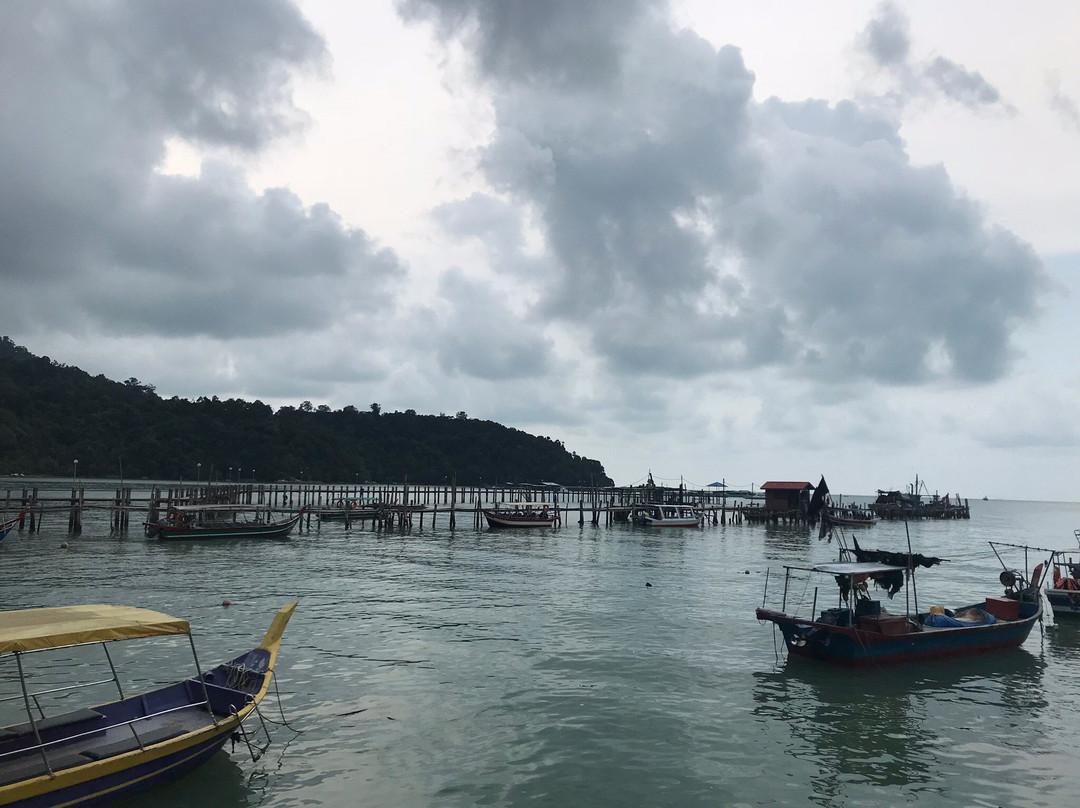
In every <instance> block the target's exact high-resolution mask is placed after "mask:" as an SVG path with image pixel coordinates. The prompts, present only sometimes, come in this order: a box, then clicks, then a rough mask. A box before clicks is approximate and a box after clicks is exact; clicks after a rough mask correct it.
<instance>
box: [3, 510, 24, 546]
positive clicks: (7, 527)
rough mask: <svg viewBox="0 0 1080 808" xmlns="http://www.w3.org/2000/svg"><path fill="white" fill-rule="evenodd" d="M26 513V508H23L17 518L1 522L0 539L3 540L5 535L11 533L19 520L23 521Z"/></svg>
mask: <svg viewBox="0 0 1080 808" xmlns="http://www.w3.org/2000/svg"><path fill="white" fill-rule="evenodd" d="M25 513H26V511H25V510H21V511H19V515H18V516H16V517H15V518H13V519H8V520H7V521H6V522H0V541H3V540H4V536H6V535H7V534H8V533H10V532H11V531H12V530H13V529H14V527H15V525H17V524H19V522H21V521H22V518H23V515H25Z"/></svg>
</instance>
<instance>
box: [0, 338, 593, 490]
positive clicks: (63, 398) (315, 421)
mask: <svg viewBox="0 0 1080 808" xmlns="http://www.w3.org/2000/svg"><path fill="white" fill-rule="evenodd" d="M75 460H78V464H77V466H76V465H75ZM76 468H77V473H78V474H79V475H80V476H91V477H117V476H120V475H121V473H122V474H123V476H125V477H129V478H153V479H183V480H195V479H196V477H201V479H203V480H209V479H213V480H226V479H233V480H247V481H250V480H252V479H256V480H259V481H266V480H279V479H298V480H303V481H308V480H311V481H316V480H318V481H324V482H342V483H345V482H348V483H353V482H364V481H368V480H378V481H381V482H392V481H401V480H403V479H405V478H406V477H407V478H408V480H409V482H411V483H412V482H415V483H418V484H420V483H423V484H442V483H449V482H450V481H451V480H452V479H453V478H454V477H455V476H456V479H457V482H458V483H459V484H468V485H477V484H483V483H485V482H486V483H490V484H495V483H505V482H539V481H545V482H554V483H559V484H562V485H579V484H586V485H598V486H604V485H611V484H612V481H611V479H610V478H608V477H607V475H606V474H605V473H604V467H603V466H602V465H601V464H600V463H599V462H598V461H596V460H590V459H589V458H586V457H581V456H579V455H578V454H577V453H576V452H572V451H568V450H567V449H566V447H565V446H564V445H563V443H562V442H561V441H559V440H554V439H552V438H549V437H538V436H535V435H530V434H528V433H526V432H522V431H521V430H518V429H513V428H510V427H506V426H503V425H501V424H497V423H494V422H492V421H484V420H479V419H475V418H470V417H468V415H467V414H466V413H464V412H457V413H456V414H455V415H445V414H440V415H421V414H417V413H416V412H415V411H413V410H405V411H404V412H384V411H383V409H382V408H381V407H380V406H379V405H378V404H377V403H376V404H370V405H368V406H366V407H365V408H364V409H358V408H357V407H355V406H346V407H343V408H342V409H339V410H334V409H331V408H330V407H329V406H326V405H320V406H313V405H312V404H311V403H310V402H307V401H305V402H302V403H300V404H299V405H298V406H295V407H293V406H283V407H280V408H278V409H277V410H276V411H275V410H274V409H273V408H272V407H270V406H268V405H267V404H264V403H263V402H261V401H245V400H242V399H236V398H230V399H226V400H220V399H218V397H217V396H212V397H210V398H206V397H199V398H197V399H195V400H194V401H192V400H189V399H183V398H179V397H176V396H173V397H172V398H167V399H165V398H161V397H160V396H159V395H158V394H157V391H156V389H155V387H154V385H152V384H146V383H143V382H141V381H139V380H138V379H136V378H129V379H128V380H127V381H124V382H117V381H113V380H110V379H107V378H105V376H103V375H99V376H91V375H90V374H88V373H86V372H85V371H83V370H80V369H79V368H75V367H69V366H66V365H63V364H60V363H58V362H54V361H52V360H51V359H49V357H47V356H46V357H39V356H35V355H34V354H32V353H30V352H29V351H28V350H27V349H25V348H23V347H21V346H18V345H16V344H15V343H14V342H13V341H12V340H11V339H10V338H8V337H0V474H16V473H18V474H27V475H53V476H61V475H65V474H71V475H74V474H75V472H76Z"/></svg>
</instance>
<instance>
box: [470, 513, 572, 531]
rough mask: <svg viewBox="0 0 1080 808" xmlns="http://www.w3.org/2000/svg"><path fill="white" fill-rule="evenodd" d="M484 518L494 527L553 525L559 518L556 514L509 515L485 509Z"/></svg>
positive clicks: (489, 525)
mask: <svg viewBox="0 0 1080 808" xmlns="http://www.w3.org/2000/svg"><path fill="white" fill-rule="evenodd" d="M484 518H485V519H487V523H488V527H494V528H502V527H552V526H553V525H554V524H555V522H556V521H557V519H558V517H555V516H548V517H544V518H541V517H539V516H507V515H505V514H499V513H495V512H494V511H484Z"/></svg>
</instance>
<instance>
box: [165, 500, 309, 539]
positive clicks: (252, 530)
mask: <svg viewBox="0 0 1080 808" xmlns="http://www.w3.org/2000/svg"><path fill="white" fill-rule="evenodd" d="M306 510H307V508H306V507H303V508H301V509H300V510H299V511H297V512H296V513H295V514H293V515H292V516H291V517H290V518H288V519H285V520H283V521H278V522H271V521H262V520H261V519H260V518H259V516H258V515H256V518H255V519H254V520H252V521H247V520H246V519H243V518H241V517H242V516H243V515H244V514H245V513H248V511H247V510H246V509H244V508H242V507H240V506H234V505H174V506H171V507H170V508H169V509H168V510H167V511H166V512H165V517H164V518H163V519H160V520H158V521H156V522H147V523H146V536H147V538H150V539H154V538H157V539H165V540H180V539H183V540H187V539H284V538H286V537H287V536H288V535H289V533H291V532H292V529H293V528H294V527H296V525H297V523H298V522H299V521H300V519H301V518H302V517H303V515H304V512H305V511H306Z"/></svg>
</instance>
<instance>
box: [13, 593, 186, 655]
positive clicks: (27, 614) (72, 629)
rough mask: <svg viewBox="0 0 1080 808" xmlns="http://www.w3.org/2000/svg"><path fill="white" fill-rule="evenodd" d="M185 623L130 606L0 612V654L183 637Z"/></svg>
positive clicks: (67, 607)
mask: <svg viewBox="0 0 1080 808" xmlns="http://www.w3.org/2000/svg"><path fill="white" fill-rule="evenodd" d="M189 632H190V627H189V626H188V621H187V620H180V619H179V618H176V617H169V615H167V614H162V613H161V612H154V611H151V610H150V609H136V608H134V607H132V606H107V605H104V604H95V605H93V606H62V607H59V608H53V609H18V610H15V611H7V612H5V611H0V653H4V654H7V653H11V652H13V651H36V650H39V649H42V648H56V647H58V646H62V645H81V644H83V643H92V642H105V641H107V640H134V639H138V638H139V637H157V636H160V635H165V634H187V633H189Z"/></svg>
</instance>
